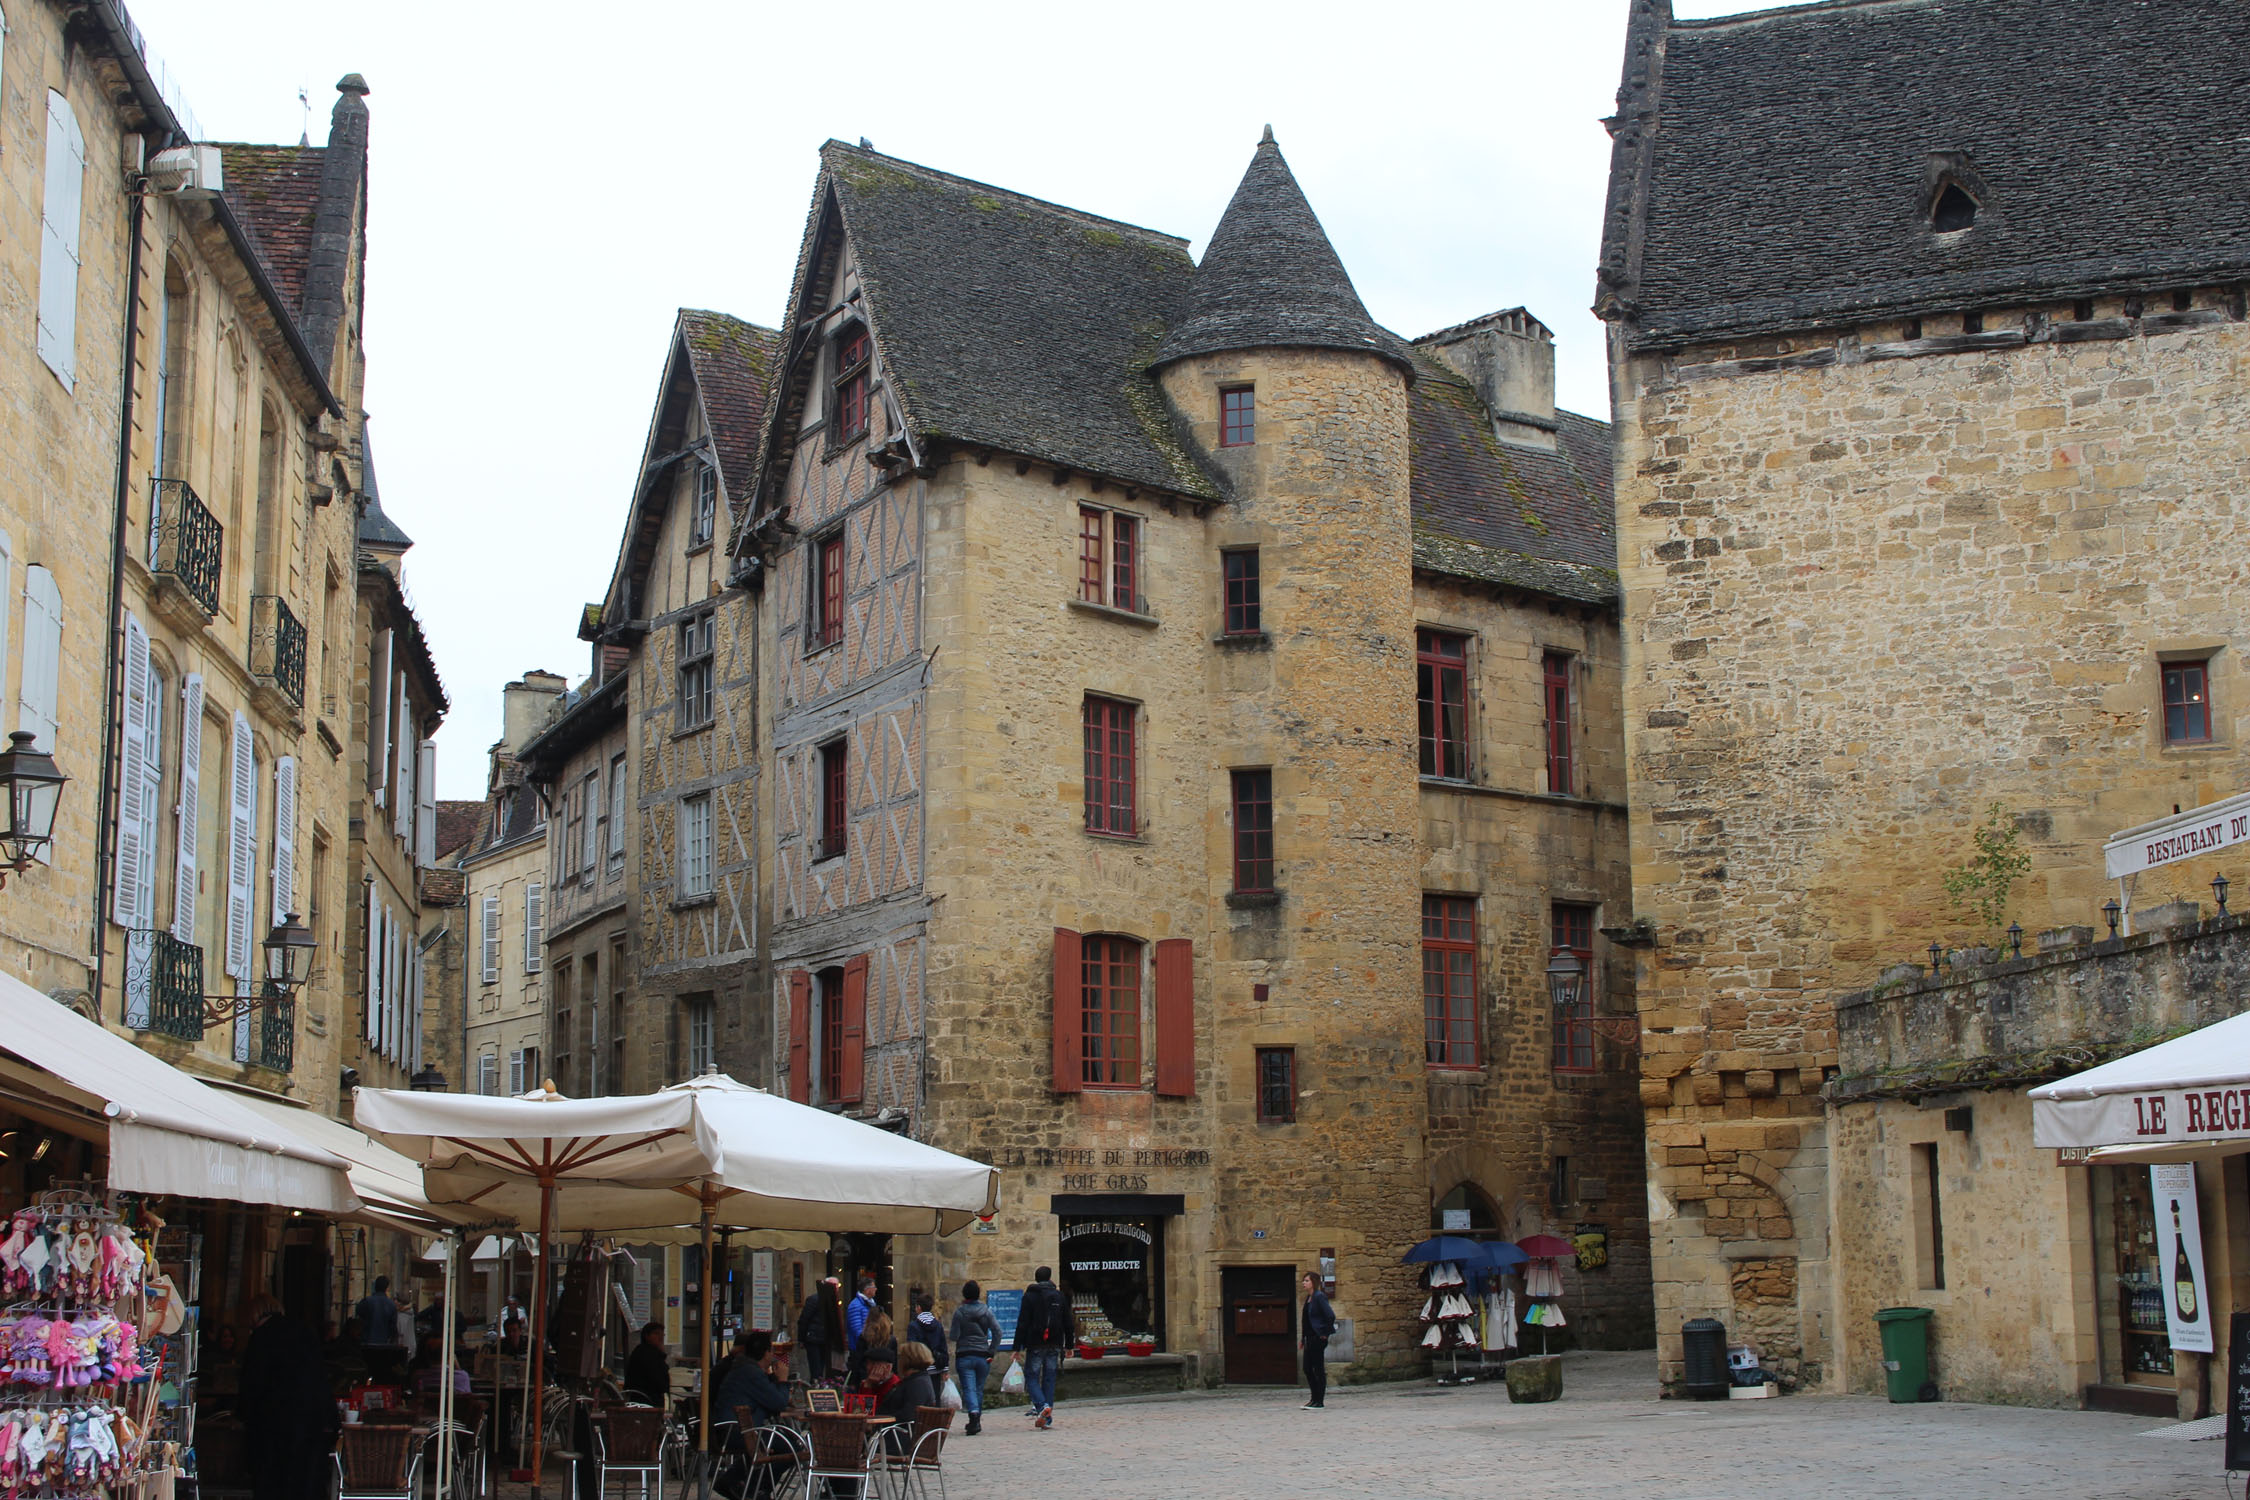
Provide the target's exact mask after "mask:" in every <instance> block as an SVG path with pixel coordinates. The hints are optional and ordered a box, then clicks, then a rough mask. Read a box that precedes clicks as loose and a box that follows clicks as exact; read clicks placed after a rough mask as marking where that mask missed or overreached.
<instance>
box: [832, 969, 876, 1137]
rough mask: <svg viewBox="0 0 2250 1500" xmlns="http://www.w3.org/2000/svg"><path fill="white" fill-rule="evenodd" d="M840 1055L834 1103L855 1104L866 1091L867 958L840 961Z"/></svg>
mask: <svg viewBox="0 0 2250 1500" xmlns="http://www.w3.org/2000/svg"><path fill="white" fill-rule="evenodd" d="M843 1051H844V1055H843V1058H842V1060H841V1061H840V1062H839V1063H838V1064H837V1069H836V1071H837V1072H839V1073H841V1074H842V1075H843V1076H842V1077H841V1078H839V1079H837V1080H836V1082H837V1085H838V1091H837V1094H836V1097H835V1098H834V1099H833V1100H831V1101H830V1102H831V1103H835V1104H857V1103H859V1101H860V1099H861V1097H862V1096H863V1095H864V1093H865V1092H866V1087H865V1083H864V1081H863V1080H862V1078H861V1075H862V1074H863V1073H865V1072H866V1071H867V955H866V954H864V953H862V954H861V955H860V956H859V957H857V958H852V959H846V960H845V961H844V1048H843Z"/></svg>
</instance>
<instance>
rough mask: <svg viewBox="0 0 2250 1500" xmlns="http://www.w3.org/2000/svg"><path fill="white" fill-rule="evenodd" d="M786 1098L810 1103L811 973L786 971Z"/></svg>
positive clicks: (801, 1102) (796, 970)
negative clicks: (787, 1030)
mask: <svg viewBox="0 0 2250 1500" xmlns="http://www.w3.org/2000/svg"><path fill="white" fill-rule="evenodd" d="M789 1097H790V1098H792V1099H794V1100H796V1101H797V1102H798V1103H799V1104H810V1103H811V1102H812V975H810V974H808V973H806V972H805V971H804V970H803V969H791V970H790V971H789Z"/></svg>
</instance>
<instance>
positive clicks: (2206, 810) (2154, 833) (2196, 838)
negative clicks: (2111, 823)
mask: <svg viewBox="0 0 2250 1500" xmlns="http://www.w3.org/2000/svg"><path fill="white" fill-rule="evenodd" d="M2236 844H2250V792H2245V793H2243V794H2242V795H2240V796H2236V797H2229V798H2227V800H2226V801H2224V802H2213V803H2210V804H2208V805H2206V806H2203V807H2196V808H2190V809H2189V810H2188V811H2186V812H2184V813H2175V814H2173V815H2172V816H2171V817H2169V818H2159V819H2157V820H2156V821H2155V822H2153V823H2143V824H2142V825H2141V826H2140V827H2138V828H2128V829H2126V830H2125V831H2124V832H2123V833H2121V834H2118V835H2117V836H2116V837H2115V838H2113V839H2111V840H2110V841H2109V842H2108V843H2106V844H2104V845H2102V868H2103V869H2104V870H2106V871H2107V872H2108V873H2109V876H2110V878H2111V879H2121V878H2123V877H2124V876H2127V875H2137V874H2139V873H2140V872H2141V871H2143V870H2154V869H2158V868H2161V867H2162V866H2164V865H2169V864H2176V863H2178V862H2179V861H2180V860H2183V859H2193V858H2195V857H2196V856H2197V855H2198V854H2209V853H2211V852H2213V851H2214V850H2218V849H2226V848H2230V847H2232V846H2233V845H2236Z"/></svg>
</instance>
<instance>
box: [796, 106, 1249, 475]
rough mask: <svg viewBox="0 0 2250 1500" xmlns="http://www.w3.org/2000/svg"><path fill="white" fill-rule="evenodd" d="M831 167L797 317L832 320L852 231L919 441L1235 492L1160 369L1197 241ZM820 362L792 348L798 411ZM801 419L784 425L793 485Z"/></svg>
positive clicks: (910, 168) (879, 168) (857, 167)
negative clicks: (1165, 391)
mask: <svg viewBox="0 0 2250 1500" xmlns="http://www.w3.org/2000/svg"><path fill="white" fill-rule="evenodd" d="M821 169H822V170H821V184H820V187H819V188H818V190H817V191H816V193H815V196H814V201H813V211H812V222H811V224H810V226H809V227H808V231H807V234H806V242H805V249H804V252H803V254H802V255H801V256H800V260H799V267H798V273H797V291H796V299H795V300H794V301H793V302H792V311H793V315H794V316H796V317H797V318H800V319H802V318H804V317H808V316H810V317H817V316H819V315H820V314H822V313H824V312H825V311H827V309H826V308H824V307H819V306H813V305H810V304H811V303H813V302H817V300H818V298H819V296H820V295H821V290H820V289H824V288H825V287H826V286H827V284H828V282H827V274H828V272H827V269H824V268H829V269H832V267H833V265H834V263H835V257H836V255H837V253H838V247H837V246H836V245H835V244H834V243H833V236H834V234H835V233H836V232H838V231H840V232H841V233H842V234H844V235H846V236H848V237H849V240H850V243H851V249H852V254H853V257H854V259H855V261H856V264H857V267H858V272H859V280H860V286H861V288H862V299H863V301H864V303H865V308H866V315H867V321H868V324H869V326H870V330H871V332H872V334H873V336H874V342H875V350H876V360H877V364H878V367H879V370H880V372H881V376H882V379H883V380H884V382H885V383H886V386H887V388H888V390H889V392H890V394H891V396H892V398H893V399H894V400H896V402H897V403H898V408H899V411H900V413H901V415H902V416H903V417H904V418H905V420H906V425H907V430H908V431H909V432H910V433H912V434H913V435H914V437H915V439H916V440H917V441H919V442H924V443H927V442H930V441H933V440H943V441H948V442H953V443H957V444H961V445H963V446H966V447H973V448H988V449H993V450H996V451H1002V452H1007V453H1014V454H1020V455H1022V456H1024V457H1027V458H1033V459H1037V460H1039V461H1040V462H1043V463H1047V464H1052V465H1055V466H1057V467H1061V468H1067V469H1071V470H1075V471H1077V472H1079V473H1083V474H1093V475H1100V476H1103V477H1105V478H1109V479H1113V480H1117V481H1120V482H1122V483H1125V484H1130V485H1142V486H1146V487H1148V488H1151V489H1157V490H1164V491H1169V492H1172V493H1176V494H1183V495H1190V496H1195V497H1198V498H1207V499H1215V498H1217V496H1218V493H1219V491H1218V487H1217V485H1216V484H1215V483H1214V482H1213V480H1212V479H1211V477H1210V475H1208V474H1207V473H1205V472H1204V470H1203V469H1202V467H1201V465H1200V463H1199V462H1198V461H1197V460H1196V459H1195V458H1194V457H1193V456H1192V455H1191V454H1190V452H1189V450H1188V448H1187V446H1186V445H1185V444H1184V443H1183V442H1182V441H1181V440H1180V437H1179V435H1178V434H1177V433H1176V432H1175V431H1174V430H1173V427H1172V422H1171V417H1170V414H1169V413H1168V412H1167V411H1166V409H1165V407H1164V403H1163V399H1162V396H1161V394H1160V393H1159V392H1158V390H1157V387H1156V384H1155V382H1154V381H1153V380H1152V379H1151V378H1150V377H1149V375H1148V369H1149V365H1150V363H1151V361H1152V360H1153V359H1154V358H1155V356H1156V350H1157V346H1158V344H1159V343H1160V342H1161V340H1162V339H1163V336H1164V330H1165V328H1166V326H1167V325H1168V324H1170V323H1171V322H1172V321H1173V320H1174V319H1175V318H1176V317H1178V316H1179V315H1180V314H1181V312H1182V311H1183V310H1184V308H1185V305H1186V296H1187V290H1188V284H1189V281H1190V278H1191V277H1192V276H1193V274H1194V264H1193V262H1192V261H1191V260H1190V259H1189V257H1188V251H1187V242H1186V241H1184V240H1181V239H1177V238H1175V237H1173V236H1171V235H1166V234H1159V233H1157V232H1155V231H1154V230H1149V229H1143V228H1141V227H1139V226H1137V225H1133V224H1124V223H1120V222H1118V221H1116V220H1114V219H1103V218H1097V217H1095V216H1094V215H1092V214H1085V213H1080V212H1078V211H1076V210H1074V209H1069V208H1063V207H1061V206H1059V205H1057V204H1053V203H1047V202H1044V201H1042V200H1040V199H1037V198H1030V197H1026V196H1024V195H1023V194H1020V193H1012V192H1009V191H1007V190H1006V189H1003V188H996V187H992V186H989V185H987V184H985V183H980V182H973V181H970V180H969V179H967V178H962V177H954V176H951V175H949V174H947V173H943V172H935V171H932V170H930V169H929V168H926V167H919V166H916V165H914V164H912V163H910V162H903V161H899V160H897V159H896V158H893V157H888V156H882V155H879V154H878V153H876V152H873V151H869V150H864V149H860V148H856V147H852V146H847V145H845V144H843V143H842V142H840V141H830V142H828V143H827V144H826V145H825V146H823V147H822V148H821ZM831 205H833V212H831ZM810 352H811V351H810V348H809V347H803V346H801V347H799V348H797V349H793V350H792V352H791V359H792V363H793V365H794V366H795V368H793V370H792V372H791V377H790V378H791V380H792V382H793V383H792V386H791V391H792V399H791V403H790V404H791V406H792V407H795V406H796V405H797V404H798V401H799V400H800V399H801V397H800V396H799V394H798V393H799V392H800V391H801V387H802V382H803V381H804V380H805V379H807V378H809V377H808V376H807V374H806V371H805V368H804V366H805V365H806V364H807V363H808V362H809V355H810ZM790 415H791V414H790V413H789V412H779V413H776V418H777V420H775V421H774V422H773V423H772V424H771V429H772V430H771V436H770V438H769V444H770V446H769V448H768V450H767V454H766V462H767V464H768V465H769V468H768V472H769V473H771V474H774V476H775V477H776V478H778V470H779V468H780V466H781V465H783V464H784V463H785V461H786V460H787V458H788V456H789V453H790V451H791V450H792V447H793V443H794V433H793V431H792V430H791V423H790V420H789V418H790Z"/></svg>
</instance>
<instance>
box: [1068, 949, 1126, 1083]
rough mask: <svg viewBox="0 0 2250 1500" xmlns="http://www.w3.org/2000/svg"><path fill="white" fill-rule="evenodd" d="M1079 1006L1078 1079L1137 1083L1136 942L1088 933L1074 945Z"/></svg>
mask: <svg viewBox="0 0 2250 1500" xmlns="http://www.w3.org/2000/svg"><path fill="white" fill-rule="evenodd" d="M1078 972H1079V996H1080V1003H1081V1005H1082V1007H1083V1011H1082V1017H1083V1020H1082V1030H1081V1031H1080V1033H1079V1037H1080V1043H1079V1045H1080V1052H1079V1056H1080V1059H1081V1062H1080V1071H1079V1081H1080V1082H1081V1083H1082V1084H1083V1085H1084V1086H1085V1087H1087V1088H1094V1089H1102V1088H1112V1089H1115V1088H1124V1089H1137V1088H1139V1087H1140V1086H1141V945H1140V943H1139V942H1138V941H1137V940H1135V939H1133V938H1127V937H1103V936H1098V935H1093V934H1089V935H1088V936H1087V937H1086V938H1085V939H1084V940H1083V942H1082V943H1081V944H1080V946H1079V960H1078Z"/></svg>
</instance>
